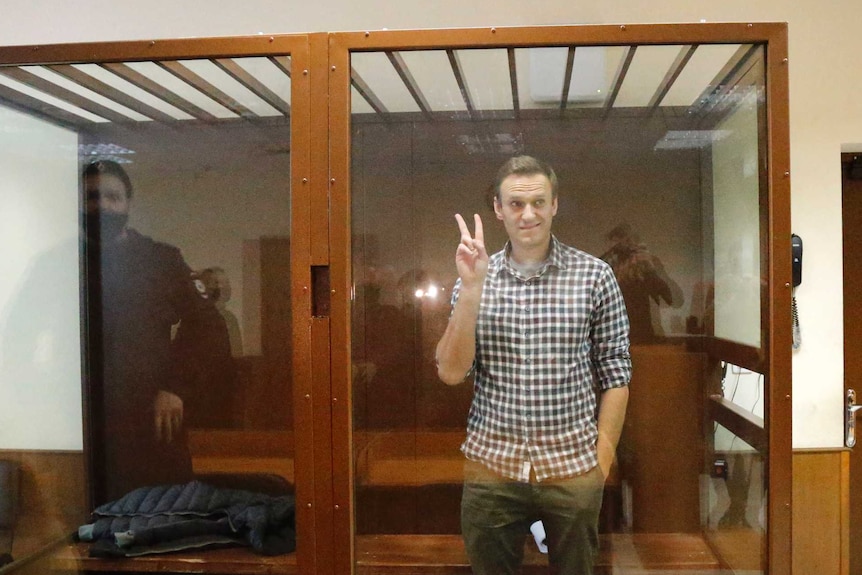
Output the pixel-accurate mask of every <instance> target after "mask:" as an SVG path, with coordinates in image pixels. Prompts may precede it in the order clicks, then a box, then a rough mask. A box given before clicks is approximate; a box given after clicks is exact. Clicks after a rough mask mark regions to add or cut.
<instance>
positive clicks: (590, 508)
mask: <svg viewBox="0 0 862 575" xmlns="http://www.w3.org/2000/svg"><path fill="white" fill-rule="evenodd" d="M495 192H496V195H495V198H494V212H495V213H496V215H497V219H498V220H500V221H502V222H503V225H504V227H505V229H506V233H507V235H508V237H509V241H508V242H507V243H506V246H505V247H504V248H503V250H501V251H499V252H497V253H495V254H494V255H492V256H490V257H489V256H488V252H487V251H486V248H485V244H484V233H483V229H482V220H481V219H480V217H479V216H478V215H476V216H474V219H475V233H474V234H473V235H472V236H471V235H470V232H469V229H468V227H467V224H466V223H465V221H464V219H463V218H462V217H461V215H460V214H459V215H456V216H455V218H456V220H457V221H458V227H459V228H460V231H461V242H460V244H459V245H458V249H457V251H456V254H455V264H456V267H457V269H458V275H459V279H458V281H457V282H456V284H455V289H454V290H453V294H452V305H453V309H452V314H451V316H450V318H449V324H448V326H447V327H446V331H445V332H444V334H443V337H442V338H441V339H440V342H439V343H438V344H437V369H438V375H439V376H440V378H441V379H442V380H443V381H444V382H446V383H447V384H450V385H455V384H457V383H460V382H462V381H464V380H465V379H466V378H467V377H468V376H469V375H470V374H471V373H472V374H473V375H474V395H473V403H472V405H471V407H470V415H469V418H468V423H467V438H466V440H465V441H464V443H463V445H462V446H461V450H462V451H463V452H464V454H465V456H466V461H465V464H464V491H463V496H462V500H461V529H462V534H463V537H464V542H465V545H466V548H467V554H468V556H469V559H470V563H471V566H472V568H473V572H474V573H476V574H477V575H491V574H494V575H501V574H509V573H512V574H514V573H517V572H518V571H519V566H520V564H521V562H522V560H523V550H524V541H525V537H526V535H527V534H528V533H529V526H530V524H531V523H533V522H534V521H537V520H541V521H542V523H543V526H544V529H545V532H546V534H547V539H546V542H547V545H548V552H549V560H550V563H551V564H552V565H554V566H556V568H557V569H558V572H559V573H561V574H567V575H588V574H591V573H593V564H594V562H595V557H596V554H597V552H598V517H599V510H600V507H601V502H602V490H603V487H604V481H605V479H606V478H607V475H608V472H609V471H610V468H611V464H612V463H613V460H614V453H615V451H616V446H617V443H618V441H619V437H620V433H621V431H622V426H623V420H624V418H625V410H626V404H627V402H628V383H629V380H630V379H631V357H630V355H629V321H628V317H627V315H626V309H625V304H624V303H623V298H622V295H621V293H620V289H619V286H618V285H617V282H616V280H615V278H614V274H613V272H612V271H611V268H610V266H609V265H608V264H606V263H605V262H603V261H601V260H600V259H598V258H595V257H593V256H590V255H588V254H586V253H584V252H582V251H579V250H577V249H574V248H572V247H569V246H566V245H564V244H562V243H560V242H559V241H558V240H557V238H555V237H554V236H553V235H552V233H551V223H552V222H553V218H554V216H555V215H556V213H557V205H558V203H557V202H558V198H557V177H556V175H555V174H554V171H553V170H552V169H551V167H550V166H548V165H547V164H545V163H543V162H541V161H539V160H536V159H534V158H531V157H528V156H520V157H516V158H512V159H511V160H509V161H508V162H506V163H505V164H504V165H503V166H502V168H500V170H499V172H498V174H497V179H496V182H495Z"/></svg>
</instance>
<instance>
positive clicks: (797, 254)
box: [790, 234, 802, 349]
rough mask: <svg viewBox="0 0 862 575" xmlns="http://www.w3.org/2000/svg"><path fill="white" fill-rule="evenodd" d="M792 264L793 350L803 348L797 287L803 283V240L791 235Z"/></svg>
mask: <svg viewBox="0 0 862 575" xmlns="http://www.w3.org/2000/svg"><path fill="white" fill-rule="evenodd" d="M790 248H791V262H792V271H793V291H794V293H793V294H792V295H791V296H790V313H791V315H792V318H793V319H792V322H793V349H799V348H800V346H802V330H801V329H800V328H799V309H798V308H797V307H796V294H795V292H796V286H798V285H799V284H801V283H802V238H800V237H799V236H797V235H796V234H790Z"/></svg>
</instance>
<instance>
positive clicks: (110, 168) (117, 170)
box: [81, 160, 132, 199]
mask: <svg viewBox="0 0 862 575" xmlns="http://www.w3.org/2000/svg"><path fill="white" fill-rule="evenodd" d="M102 174H108V175H110V176H114V177H115V178H117V179H119V180H120V181H121V182H123V187H125V188H126V198H127V199H131V197H132V180H131V179H129V174H127V173H126V170H124V169H123V166H121V165H120V164H118V163H117V162H114V161H112V160H96V161H95V162H90V163H89V164H87V167H86V168H84V173H83V174H81V180H86V179H87V178H89V177H90V176H101V175H102Z"/></svg>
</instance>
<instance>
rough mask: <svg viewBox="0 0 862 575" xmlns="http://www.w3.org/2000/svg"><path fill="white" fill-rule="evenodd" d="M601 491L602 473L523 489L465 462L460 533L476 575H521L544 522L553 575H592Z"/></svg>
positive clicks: (594, 471)
mask: <svg viewBox="0 0 862 575" xmlns="http://www.w3.org/2000/svg"><path fill="white" fill-rule="evenodd" d="M603 488H604V479H603V477H602V473H601V471H600V470H599V469H598V467H596V468H594V469H592V470H591V471H589V472H587V473H584V474H582V475H578V476H576V477H571V478H566V479H559V480H546V481H542V482H541V483H539V482H536V481H531V482H529V483H524V482H521V481H514V480H511V479H508V478H505V477H502V476H500V475H497V474H496V473H494V472H493V471H491V470H489V469H488V468H487V467H485V466H484V465H482V464H481V463H477V462H474V461H470V460H467V461H466V462H465V464H464V492H463V495H462V498H461V533H462V535H463V537H464V544H465V546H466V548H467V556H468V557H469V559H470V566H471V567H472V569H473V573H474V574H475V575H515V574H517V573H518V571H519V568H520V566H521V563H522V561H523V558H524V540H525V538H526V536H527V535H528V534H529V528H530V525H531V524H532V523H533V522H534V521H538V520H541V521H542V523H543V524H544V527H545V534H546V536H547V539H546V543H547V545H548V558H549V562H550V564H551V565H552V566H554V568H555V569H554V570H555V572H556V573H559V574H560V575H592V573H593V563H594V562H595V558H596V554H597V553H598V543H599V536H598V521H599V511H600V509H601V506H602V492H603ZM532 544H533V543H532V542H531V543H530V545H532Z"/></svg>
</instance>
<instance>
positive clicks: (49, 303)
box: [0, 103, 86, 566]
mask: <svg viewBox="0 0 862 575" xmlns="http://www.w3.org/2000/svg"><path fill="white" fill-rule="evenodd" d="M0 149H2V153H0V172H2V174H3V177H2V178H0V198H2V202H3V203H2V207H0V243H2V245H3V246H4V252H3V253H4V255H3V257H2V258H0V260H2V261H0V566H2V565H4V564H5V563H6V562H8V561H10V560H12V559H15V560H19V559H23V558H26V557H28V556H30V555H32V554H33V553H35V552H36V551H38V550H40V549H41V548H42V547H44V546H45V545H47V544H48V543H50V542H52V541H54V540H56V539H58V538H59V537H61V536H63V535H66V534H68V533H70V532H71V531H73V530H74V528H75V527H76V526H77V525H78V524H80V522H81V521H82V520H83V519H84V517H85V515H86V509H85V483H84V464H83V459H82V448H83V433H82V427H81V367H80V366H81V352H80V327H79V305H78V302H79V278H78V265H79V263H78V193H77V189H78V185H77V182H78V174H77V172H78V158H77V136H76V134H75V133H74V131H72V130H69V129H66V128H61V127H58V126H57V125H55V124H53V123H50V122H46V121H44V120H42V119H39V118H35V117H33V116H31V115H28V114H26V113H23V112H21V111H19V110H15V109H12V108H10V107H8V106H6V105H5V104H4V103H0Z"/></svg>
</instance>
